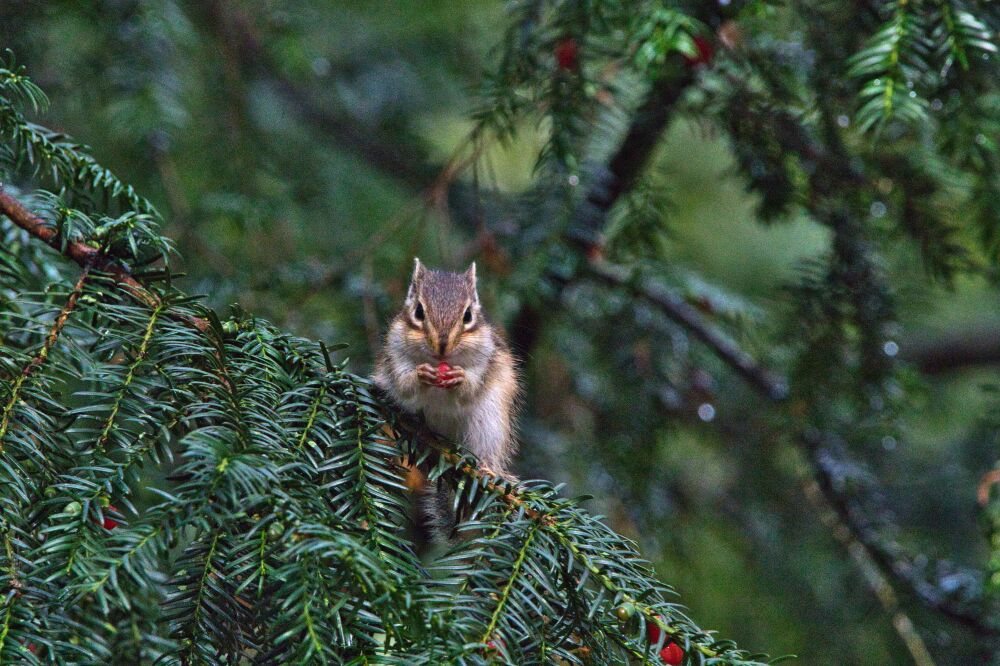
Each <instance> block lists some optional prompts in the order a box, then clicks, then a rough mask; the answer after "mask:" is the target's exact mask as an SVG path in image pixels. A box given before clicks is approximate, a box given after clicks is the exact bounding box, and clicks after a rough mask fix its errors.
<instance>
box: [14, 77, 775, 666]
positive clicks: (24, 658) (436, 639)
mask: <svg viewBox="0 0 1000 666" xmlns="http://www.w3.org/2000/svg"><path fill="white" fill-rule="evenodd" d="M44 103H45V98H44V96H43V95H42V93H41V91H40V90H38V89H37V88H36V87H35V86H34V85H33V84H32V83H31V82H30V80H28V79H27V78H26V77H25V75H24V73H23V72H22V71H21V70H20V69H16V68H2V69H0V139H2V141H3V142H4V143H3V145H4V150H3V151H2V152H0V169H2V174H3V182H4V187H3V190H2V191H0V211H2V212H3V214H4V217H3V218H0V234H2V241H3V242H2V246H0V247H2V249H0V333H2V336H3V346H2V349H0V379H2V384H0V386H2V391H0V402H2V405H0V407H2V412H0V414H2V421H0V504H2V512H0V592H2V596H0V661H3V662H4V663H7V662H17V663H66V662H72V663H112V662H114V663H150V662H152V661H154V660H157V659H163V660H166V661H167V662H168V663H175V662H177V663H189V664H195V663H261V664H265V663H267V664H271V663H307V662H308V663H312V662H317V663H326V662H329V663H358V664H360V663H386V664H389V663H398V664H443V663H469V664H473V663H511V662H512V663H518V664H547V663H553V662H554V661H555V660H557V659H558V660H560V663H574V664H580V663H600V664H615V663H620V664H627V663H642V662H647V663H656V660H657V659H658V658H660V655H663V654H666V655H668V657H665V658H664V659H669V660H668V661H667V662H666V663H676V661H670V660H675V659H676V656H677V655H678V654H682V652H679V650H681V649H682V648H681V646H683V653H686V654H688V655H691V656H690V659H689V663H709V662H710V663H727V664H747V663H756V661H757V660H758V659H759V658H755V657H753V656H751V655H748V654H747V653H746V652H743V651H740V650H738V649H736V648H735V646H733V645H732V644H730V643H728V642H726V641H719V640H717V639H716V638H714V637H712V636H711V635H710V634H709V633H706V632H704V631H703V630H701V629H699V628H698V627H697V626H696V625H695V624H694V623H693V622H692V621H691V620H689V619H688V618H687V617H686V616H685V615H684V612H683V611H682V610H681V608H680V607H679V606H677V605H676V603H675V602H674V601H673V600H672V599H671V597H672V593H671V591H670V590H669V588H668V587H667V586H665V585H664V584H662V583H660V582H658V581H657V580H656V578H654V577H653V574H652V571H651V570H650V568H649V565H648V564H647V563H646V562H645V561H643V560H642V558H641V557H640V556H639V554H638V553H637V552H636V550H635V549H634V547H633V546H632V545H631V544H630V543H629V542H628V541H627V540H625V539H623V538H622V537H619V536H618V535H616V534H614V533H613V532H611V531H610V530H609V529H608V528H607V527H606V526H605V525H604V524H603V523H602V522H601V521H600V520H599V519H598V518H595V517H593V516H591V515H589V514H587V513H586V512H585V511H584V510H583V509H582V508H581V507H580V504H579V501H578V500H572V499H567V498H564V497H561V496H560V494H559V493H558V489H557V488H553V487H552V486H551V485H549V484H547V483H545V482H541V481H536V482H527V483H525V484H523V485H521V486H520V487H516V488H514V487H509V486H506V485H503V483H502V482H500V481H499V480H496V479H493V478H491V477H489V476H488V475H486V474H484V473H481V472H479V471H478V470H477V469H476V462H475V461H474V460H472V459H470V458H468V457H466V456H464V455H463V454H462V453H460V452H457V451H453V450H452V449H451V448H449V446H448V445H447V444H446V443H442V442H437V441H436V440H435V439H434V438H433V436H432V435H431V434H430V433H427V432H426V431H425V430H422V429H421V426H420V425H419V424H416V423H412V422H404V421H402V420H400V417H399V415H398V414H397V413H396V412H394V411H393V410H392V409H391V408H390V407H388V406H387V405H386V403H385V401H384V400H383V399H382V398H381V397H380V396H378V395H375V394H374V393H373V387H372V385H371V384H370V383H369V382H368V381H367V380H366V379H363V378H361V377H358V376H355V375H353V374H351V373H350V372H348V371H347V370H346V369H345V366H344V364H343V363H337V362H334V361H333V360H332V359H331V355H330V350H329V349H327V348H326V347H325V346H324V345H322V344H317V343H315V342H311V341H307V340H302V339H298V338H296V337H294V336H291V335H288V334H285V333H282V332H280V331H278V330H275V329H274V328H273V327H271V326H269V325H268V324H267V323H265V322H262V321H259V320H256V319H253V318H252V317H249V316H246V315H243V314H241V313H238V314H237V315H234V316H233V317H232V318H229V319H227V320H226V321H220V319H219V318H218V317H217V316H216V315H215V313H214V312H211V311H209V310H207V309H205V308H204V307H202V306H200V305H199V303H198V299H196V298H191V297H188V296H186V295H184V294H183V292H181V291H178V290H177V288H176V287H175V286H174V284H173V282H172V280H171V275H170V272H169V269H168V268H167V266H168V264H167V263H166V261H167V260H168V259H169V251H170V250H169V243H168V242H167V241H165V240H164V239H162V238H161V237H160V236H159V235H158V234H157V232H156V229H155V227H156V225H155V223H156V219H157V214H156V212H155V210H154V209H153V207H152V206H151V205H149V204H148V203H147V202H146V201H145V200H143V199H141V198H140V197H139V195H138V194H136V193H135V192H134V191H133V190H132V189H131V188H129V187H128V186H127V185H125V184H123V183H121V182H120V181H118V180H117V178H115V177H114V175H113V174H111V173H110V172H108V171H106V170H104V169H102V168H100V167H99V166H98V165H97V164H96V162H94V160H93V159H92V158H90V157H89V156H88V155H86V153H84V152H82V149H81V148H80V147H79V146H77V145H75V144H73V143H71V142H69V141H68V140H67V139H66V138H64V137H61V136H59V135H56V134H53V133H51V132H48V131H47V130H44V129H43V128H40V127H37V126H35V125H32V124H30V123H29V122H28V121H27V120H26V119H25V117H24V116H23V115H22V108H23V105H24V104H27V105H28V106H29V107H30V106H35V107H37V106H40V105H43V104H44ZM12 180H16V181H18V182H25V183H31V184H33V187H34V189H32V188H28V187H21V188H18V187H14V186H13V185H10V184H9V183H10V182H11V181H12ZM154 266H157V267H154ZM403 461H406V462H408V463H409V464H414V465H421V466H422V467H424V468H425V469H426V470H427V471H428V472H429V473H430V474H431V476H432V477H435V478H441V479H443V480H444V481H445V482H446V483H449V484H451V485H452V486H453V487H454V489H455V491H456V496H457V500H456V502H457V506H458V510H459V512H460V515H461V516H462V518H463V522H462V524H461V526H460V528H459V529H460V530H461V531H462V532H463V533H464V536H465V538H464V539H463V540H461V541H460V542H459V543H457V544H456V546H455V547H454V548H453V549H452V550H451V551H449V552H448V553H447V554H445V555H444V556H443V557H442V558H441V559H440V560H436V561H432V562H430V563H427V562H422V561H421V560H420V559H418V558H417V556H416V555H415V553H414V548H413V544H412V543H411V541H410V539H409V537H408V532H407V524H408V518H407V514H408V511H409V508H408V507H409V504H410V496H409V492H408V490H407V487H406V485H405V469H404V467H403V465H402V464H401V463H402V462H403ZM622 603H628V604H630V607H632V608H634V609H635V612H636V613H637V614H638V615H639V616H641V617H644V618H646V622H641V623H637V624H634V625H630V626H627V627H626V626H623V625H622V623H620V621H619V619H618V617H617V616H616V614H615V609H616V608H617V607H618V606H619V605H620V604H622ZM671 646H673V647H671Z"/></svg>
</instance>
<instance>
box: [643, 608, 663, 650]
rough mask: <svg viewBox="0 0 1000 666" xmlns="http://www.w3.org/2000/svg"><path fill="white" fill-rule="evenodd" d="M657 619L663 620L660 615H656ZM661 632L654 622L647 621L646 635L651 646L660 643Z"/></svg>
mask: <svg viewBox="0 0 1000 666" xmlns="http://www.w3.org/2000/svg"><path fill="white" fill-rule="evenodd" d="M657 617H658V618H659V619H661V620H662V619H663V616H662V615H658V616H657ZM662 631H663V630H662V629H660V625H658V624H656V623H655V622H651V621H649V620H647V621H646V635H647V636H649V642H650V643H652V644H653V645H656V644H657V643H659V642H660V634H661V633H662Z"/></svg>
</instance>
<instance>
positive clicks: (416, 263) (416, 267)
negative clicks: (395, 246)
mask: <svg viewBox="0 0 1000 666" xmlns="http://www.w3.org/2000/svg"><path fill="white" fill-rule="evenodd" d="M423 279H424V265H423V264H422V263H420V257H413V277H411V278H410V288H409V289H407V291H406V303H407V304H408V305H409V304H411V303H413V299H414V298H416V295H417V285H418V284H419V283H420V281H421V280H423Z"/></svg>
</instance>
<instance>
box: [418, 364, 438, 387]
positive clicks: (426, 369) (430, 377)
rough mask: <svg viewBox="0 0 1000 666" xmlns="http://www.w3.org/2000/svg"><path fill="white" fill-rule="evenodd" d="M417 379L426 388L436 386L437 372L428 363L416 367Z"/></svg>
mask: <svg viewBox="0 0 1000 666" xmlns="http://www.w3.org/2000/svg"><path fill="white" fill-rule="evenodd" d="M417 379H419V380H420V383H421V384H424V385H426V386H438V371H437V368H435V367H434V366H433V365H431V364H430V363H424V364H423V365H418V366H417Z"/></svg>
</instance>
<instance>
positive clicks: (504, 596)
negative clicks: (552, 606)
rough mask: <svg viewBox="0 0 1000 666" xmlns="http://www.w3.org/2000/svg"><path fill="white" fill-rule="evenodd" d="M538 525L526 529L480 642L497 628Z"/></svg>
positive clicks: (535, 523) (487, 639)
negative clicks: (525, 534)
mask: <svg viewBox="0 0 1000 666" xmlns="http://www.w3.org/2000/svg"><path fill="white" fill-rule="evenodd" d="M538 527H539V523H537V522H532V524H531V528H530V529H529V530H528V536H527V537H525V539H524V541H523V542H522V544H521V547H520V549H519V550H518V552H517V558H516V559H515V560H514V566H513V568H512V569H511V571H510V575H509V576H508V577H507V582H506V583H505V584H504V586H503V589H502V590H501V591H500V598H499V599H497V607H496V610H494V611H493V615H492V616H490V621H489V624H487V625H486V629H485V631H484V632H483V635H482V637H481V638H480V639H479V642H480V643H486V642H487V641H489V640H490V637H491V636H492V635H493V631H494V630H495V629H496V628H497V622H499V621H500V615H501V614H502V613H503V609H504V606H505V605H507V600H508V599H509V598H510V591H511V589H513V587H514V582H515V581H516V580H517V576H518V574H519V573H520V572H521V567H522V566H523V565H524V560H525V558H526V557H527V556H528V550H529V549H530V548H531V541H532V539H534V538H535V533H536V532H537V531H538Z"/></svg>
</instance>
